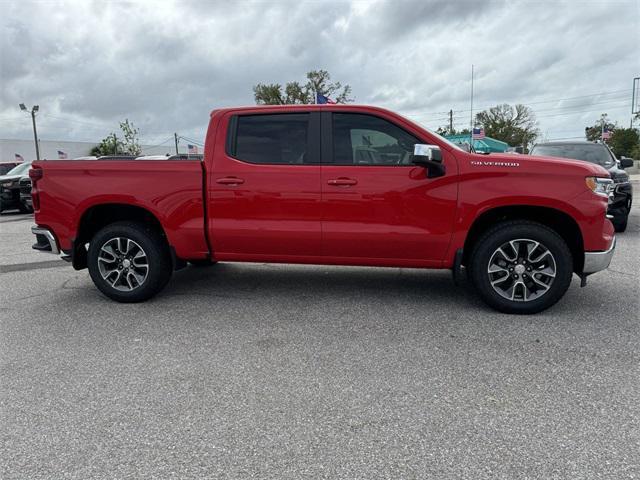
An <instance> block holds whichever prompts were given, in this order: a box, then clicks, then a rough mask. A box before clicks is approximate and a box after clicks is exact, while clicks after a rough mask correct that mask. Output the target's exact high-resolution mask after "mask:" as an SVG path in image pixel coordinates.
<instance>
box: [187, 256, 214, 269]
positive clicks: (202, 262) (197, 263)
mask: <svg viewBox="0 0 640 480" xmlns="http://www.w3.org/2000/svg"><path fill="white" fill-rule="evenodd" d="M216 263H218V262H216V261H213V260H210V259H208V258H204V259H198V260H189V264H190V265H192V266H194V267H198V268H204V267H211V266H213V265H215V264H216Z"/></svg>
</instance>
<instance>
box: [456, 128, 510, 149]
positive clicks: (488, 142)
mask: <svg viewBox="0 0 640 480" xmlns="http://www.w3.org/2000/svg"><path fill="white" fill-rule="evenodd" d="M444 138H446V139H447V140H449V141H450V142H452V143H456V144H463V143H469V134H468V133H466V134H464V135H445V137H444ZM473 148H474V149H475V151H476V152H486V153H490V152H495V153H500V152H506V151H507V149H508V148H509V144H508V143H506V142H502V141H500V140H496V139H495V138H491V137H486V136H485V137H484V138H482V139H479V140H474V141H473Z"/></svg>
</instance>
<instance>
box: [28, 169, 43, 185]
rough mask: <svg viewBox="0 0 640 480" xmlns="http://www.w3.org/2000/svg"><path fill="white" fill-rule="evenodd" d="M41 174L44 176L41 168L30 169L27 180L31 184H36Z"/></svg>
mask: <svg viewBox="0 0 640 480" xmlns="http://www.w3.org/2000/svg"><path fill="white" fill-rule="evenodd" d="M43 174H44V171H43V170H42V167H31V168H30V169H29V178H30V179H31V181H32V182H36V181H37V180H40V179H41V178H42V175H43Z"/></svg>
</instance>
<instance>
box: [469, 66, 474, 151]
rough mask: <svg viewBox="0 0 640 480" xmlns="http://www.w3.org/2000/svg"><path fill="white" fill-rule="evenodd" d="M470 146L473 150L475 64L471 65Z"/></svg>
mask: <svg viewBox="0 0 640 480" xmlns="http://www.w3.org/2000/svg"><path fill="white" fill-rule="evenodd" d="M469 146H470V148H473V63H472V64H471V119H470V120H469Z"/></svg>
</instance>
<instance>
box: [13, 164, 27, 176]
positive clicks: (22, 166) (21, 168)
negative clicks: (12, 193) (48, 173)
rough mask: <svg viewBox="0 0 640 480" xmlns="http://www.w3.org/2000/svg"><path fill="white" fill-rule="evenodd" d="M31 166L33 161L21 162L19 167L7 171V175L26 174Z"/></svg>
mask: <svg viewBox="0 0 640 480" xmlns="http://www.w3.org/2000/svg"><path fill="white" fill-rule="evenodd" d="M30 168H31V163H21V164H20V165H18V166H17V167H14V168H12V169H11V170H9V171H8V172H7V175H26V174H27V172H28V171H29V169H30Z"/></svg>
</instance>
